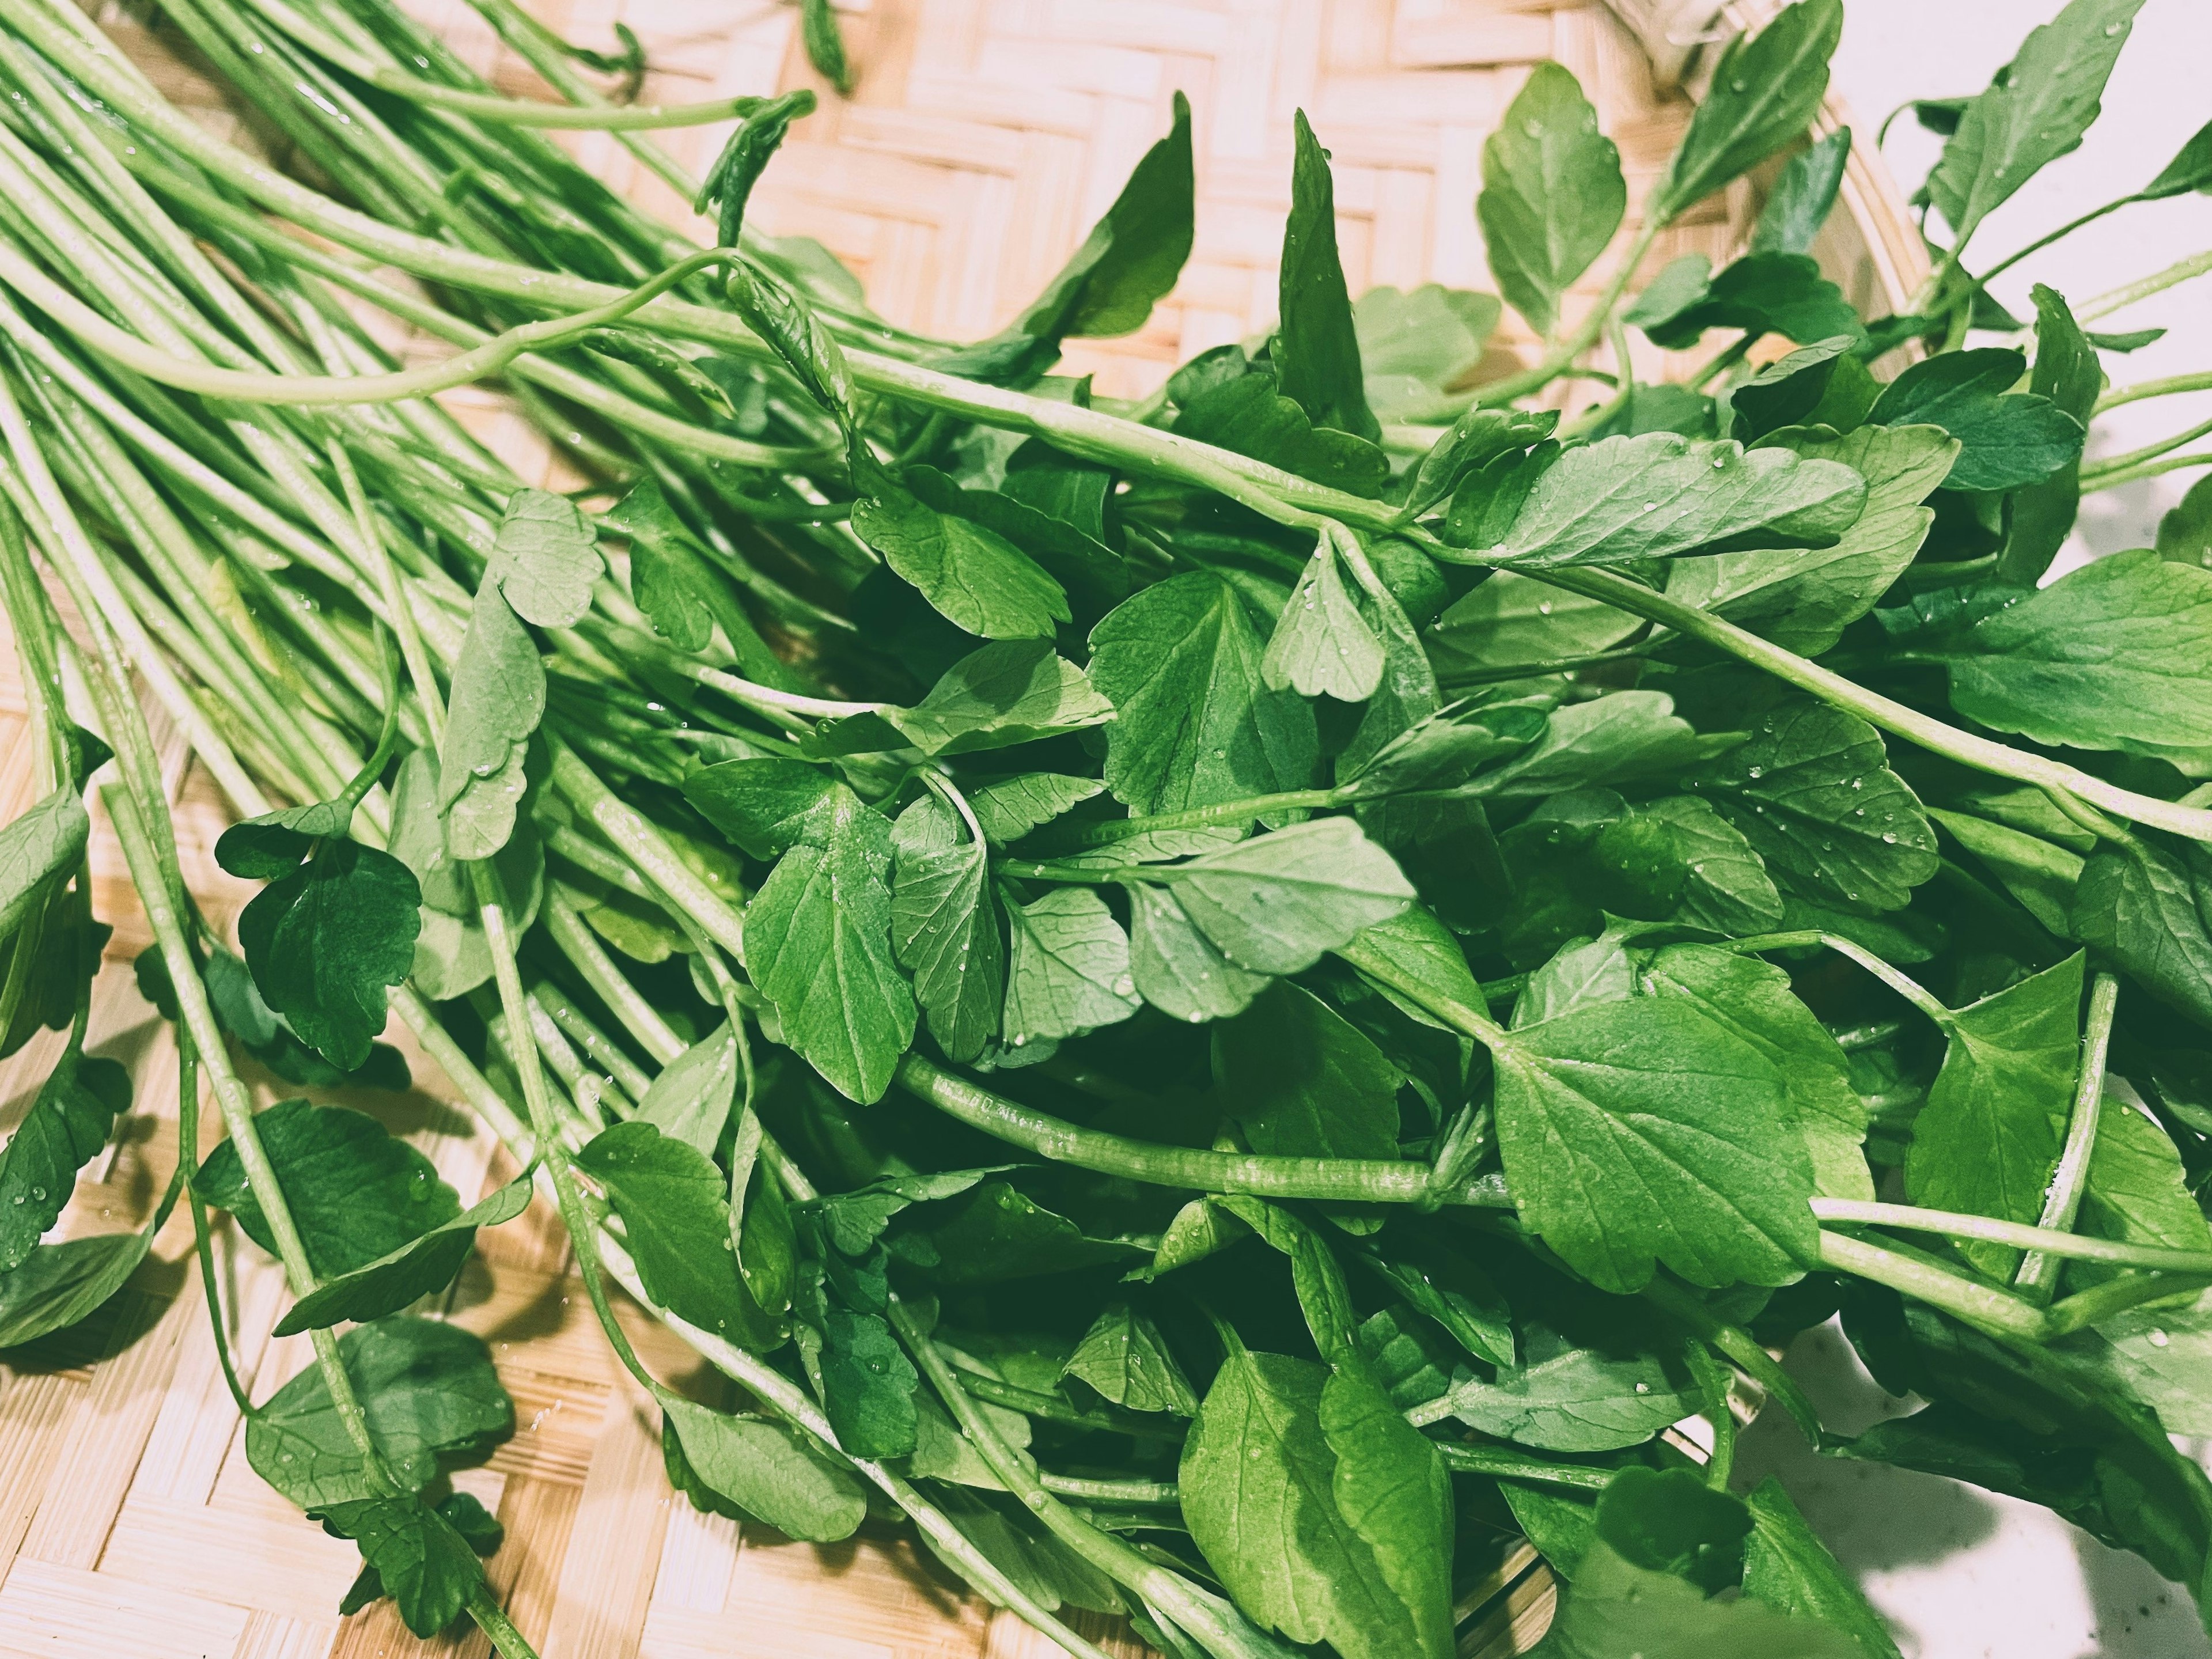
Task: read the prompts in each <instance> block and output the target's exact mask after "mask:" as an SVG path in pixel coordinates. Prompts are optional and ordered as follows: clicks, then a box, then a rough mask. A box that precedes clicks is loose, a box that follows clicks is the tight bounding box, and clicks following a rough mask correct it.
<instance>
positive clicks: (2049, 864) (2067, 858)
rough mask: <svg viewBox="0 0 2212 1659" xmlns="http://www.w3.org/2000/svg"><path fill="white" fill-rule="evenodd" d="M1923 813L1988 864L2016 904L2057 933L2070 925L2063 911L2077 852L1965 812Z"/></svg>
mask: <svg viewBox="0 0 2212 1659" xmlns="http://www.w3.org/2000/svg"><path fill="white" fill-rule="evenodd" d="M1928 816H1929V817H1931V818H1933V819H1934V820H1935V821H1936V823H1940V824H1942V826H1943V828H1944V829H1947V830H1948V831H1949V832H1950V833H1951V836H1952V837H1953V838H1954V840H1956V841H1957V842H1958V843H1959V844H1960V846H1961V847H1963V848H1966V850H1967V851H1968V852H1969V853H1972V854H1973V855H1974V856H1975V857H1976V858H1978V859H1979V860H1981V861H1982V862H1983V863H1984V865H1986V866H1989V869H1990V872H1991V873H1993V874H1994V875H1995V876H1996V878H1997V879H1998V880H1999V881H2000V882H2002V884H2004V890H2005V891H2006V892H2008V893H2009V894H2010V895H2012V896H2013V897H2014V898H2015V899H2017V900H2018V901H2019V902H2020V904H2021V908H2023V909H2025V910H2026V911H2027V913H2028V915H2032V916H2033V917H2034V918H2035V919H2036V921H2039V922H2040V923H2042V924H2043V926H2044V927H2045V929H2047V930H2048V931H2049V932H2050V933H2052V934H2053V935H2055V936H2056V937H2057V938H2060V939H2064V938H2066V937H2068V936H2069V933H2071V931H2072V927H2071V923H2070V922H2069V920H2068V913H2069V909H2070V908H2071V907H2072V905H2073V902H2074V889H2075V884H2077V883H2079V882H2080V881H2081V868H2082V862H2083V860H2082V859H2081V854H2078V853H2074V852H2069V851H2068V850H2067V849H2066V848H2063V847H2055V846H2053V845H2052V844H2051V842H2047V841H2045V840H2043V839H2042V838H2041V837H2040V836H2031V835H2027V834H2024V833H2022V832H2021V831H2020V830H2018V829H2011V828H2009V827H2008V826H2007V825H2005V824H2002V823H1990V821H1989V820H1988V819H1987V818H1982V817H1974V816H1973V815H1972V813H1968V812H1946V811H1937V810H1936V808H1934V807H1930V808H1929V811H1928Z"/></svg>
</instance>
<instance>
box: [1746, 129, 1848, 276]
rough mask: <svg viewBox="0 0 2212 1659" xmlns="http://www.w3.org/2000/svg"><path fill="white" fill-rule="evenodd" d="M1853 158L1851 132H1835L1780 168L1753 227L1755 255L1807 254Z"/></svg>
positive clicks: (1752, 241)
mask: <svg viewBox="0 0 2212 1659" xmlns="http://www.w3.org/2000/svg"><path fill="white" fill-rule="evenodd" d="M1850 158H1851V130H1850V128H1849V127H1838V128H1837V129H1836V130H1835V131H1833V132H1832V133H1830V134H1829V135H1828V136H1827V137H1825V138H1820V139H1816V140H1814V143H1812V144H1810V145H1808V147H1807V148H1806V149H1802V150H1800V151H1799V152H1798V153H1797V154H1796V155H1793V156H1791V157H1790V160H1789V161H1787V162H1786V163H1784V166H1783V168H1782V172H1781V173H1780V174H1779V175H1778V177H1777V178H1776V179H1775V180H1774V188H1773V189H1772V190H1771V191H1768V192H1767V196H1766V205H1765V207H1763V208H1761V209H1760V210H1759V222H1758V223H1757V224H1755V225H1753V227H1752V230H1751V251H1752V252H1753V253H1809V252H1812V250H1813V239H1814V237H1815V236H1818V235H1819V234H1820V227H1821V226H1822V225H1824V224H1826V222H1827V219H1828V212H1829V210H1831V209H1832V208H1833V207H1834V206H1835V204H1836V192H1837V191H1838V189H1840V188H1841V187H1842V185H1843V182H1844V164H1845V163H1847V162H1848V161H1850Z"/></svg>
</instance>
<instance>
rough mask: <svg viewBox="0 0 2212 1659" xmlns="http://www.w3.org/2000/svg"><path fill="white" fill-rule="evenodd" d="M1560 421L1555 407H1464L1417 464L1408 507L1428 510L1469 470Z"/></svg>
mask: <svg viewBox="0 0 2212 1659" xmlns="http://www.w3.org/2000/svg"><path fill="white" fill-rule="evenodd" d="M1558 428H1559V410H1555V409H1543V410H1527V409H1483V408H1480V407H1477V406H1474V405H1470V406H1469V407H1468V408H1466V409H1464V410H1461V411H1460V415H1459V418H1458V419H1456V420H1455V421H1454V422H1452V424H1451V428H1450V430H1449V431H1448V432H1446V433H1445V434H1444V435H1443V437H1441V438H1439V439H1437V441H1436V442H1435V444H1434V445H1432V446H1431V448H1430V450H1429V453H1427V454H1425V455H1424V456H1422V457H1421V459H1420V463H1419V465H1417V466H1416V467H1415V468H1414V469H1413V483H1412V485H1411V486H1410V487H1409V488H1408V489H1407V492H1406V510H1407V512H1409V513H1415V514H1419V513H1425V512H1427V511H1428V510H1429V509H1430V508H1431V507H1434V506H1435V505H1436V504H1437V502H1438V501H1442V500H1443V499H1444V497H1446V496H1447V495H1450V494H1451V493H1452V491H1453V490H1454V489H1457V488H1458V487H1459V482H1460V480H1461V479H1462V478H1463V477H1466V476H1467V475H1468V474H1469V473H1471V472H1479V471H1482V470H1483V469H1484V468H1485V467H1487V466H1489V465H1492V463H1493V462H1495V461H1498V460H1499V459H1502V458H1503V457H1504V456H1507V455H1512V454H1517V453H1521V452H1522V451H1525V450H1528V449H1529V448H1531V447H1534V445H1537V444H1540V443H1541V442H1543V441H1544V440H1545V439H1547V438H1548V437H1550V436H1551V435H1552V434H1553V432H1554V431H1556V430H1557V429H1558Z"/></svg>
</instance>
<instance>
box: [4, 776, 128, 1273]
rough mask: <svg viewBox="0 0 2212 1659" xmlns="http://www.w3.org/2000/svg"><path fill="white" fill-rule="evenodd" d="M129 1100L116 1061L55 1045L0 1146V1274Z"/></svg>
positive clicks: (16, 1261)
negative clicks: (54, 1055) (49, 1066)
mask: <svg viewBox="0 0 2212 1659" xmlns="http://www.w3.org/2000/svg"><path fill="white" fill-rule="evenodd" d="M70 799H72V800H75V799H76V797H75V796H71V797H70ZM80 810H82V809H81V808H80ZM17 822H18V823H20V822H21V820H20V819H18V820H17ZM130 1106H131V1074H130V1073H128V1072H126V1071H125V1070H124V1069H123V1067H122V1066H121V1065H120V1064H119V1063H118V1062H117V1061H115V1060H100V1059H94V1058H91V1057H88V1055H87V1054H85V1052H84V1051H83V1049H82V1048H78V1047H77V1046H76V1044H75V1043H71V1044H70V1047H68V1048H65V1049H64V1050H63V1051H62V1056H61V1058H60V1059H59V1060H56V1061H55V1062H54V1069H53V1070H52V1072H51V1073H48V1074H47V1077H46V1082H45V1083H43V1084H41V1085H40V1088H39V1093H38V1097H37V1098H36V1099H34V1100H33V1101H32V1103H31V1109H30V1110H29V1112H27V1114H26V1115H24V1117H23V1120H22V1121H21V1122H20V1123H18V1124H17V1125H16V1126H15V1134H14V1135H13V1136H12V1137H11V1138H10V1139H9V1141H8V1144H7V1145H6V1146H0V1274H4V1273H13V1272H15V1269H16V1268H18V1267H21V1266H22V1265H23V1263H24V1262H25V1261H28V1260H29V1259H30V1256H31V1253H32V1251H33V1250H34V1249H37V1248H38V1243H39V1236H40V1234H42V1233H44V1232H45V1231H46V1229H47V1228H49V1227H51V1226H52V1225H54V1223H55V1222H56V1221H58V1220H59V1219H60V1218H61V1213H62V1212H63V1210H64V1209H65V1208H67V1207H68V1206H69V1200H70V1193H72V1192H73V1191H75V1190H76V1172H77V1171H78V1170H81V1169H82V1168H83V1167H84V1166H85V1165H86V1164H89V1163H91V1162H92V1160H93V1158H94V1157H95V1156H97V1155H98V1153H99V1152H100V1148H101V1147H102V1146H106V1144H107V1135H108V1131H109V1130H111V1129H112V1128H113V1127H115V1120H116V1118H117V1116H118V1115H120V1114H121V1113H123V1112H125V1111H127V1110H129V1109H130Z"/></svg>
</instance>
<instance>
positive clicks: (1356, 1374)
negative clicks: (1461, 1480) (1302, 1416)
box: [1321, 1353, 1454, 1659]
mask: <svg viewBox="0 0 2212 1659" xmlns="http://www.w3.org/2000/svg"><path fill="white" fill-rule="evenodd" d="M1321 1428H1322V1435H1323V1437H1325V1438H1326V1439H1327V1440H1328V1449H1330V1450H1331V1451H1333V1452H1334V1453H1335V1454H1336V1468H1335V1470H1334V1474H1333V1475H1332V1478H1331V1480H1330V1487H1331V1491H1330V1496H1331V1497H1332V1498H1334V1500H1335V1503H1336V1508H1337V1511H1338V1513H1339V1514H1340V1515H1342V1516H1344V1519H1345V1523H1346V1525H1347V1526H1348V1527H1349V1528H1351V1529H1352V1533H1353V1534H1355V1535H1356V1536H1358V1538H1359V1539H1361V1540H1362V1541H1364V1542H1365V1543H1366V1545H1367V1546H1368V1547H1369V1548H1370V1549H1371V1550H1372V1551H1374V1553H1375V1562H1376V1567H1377V1569H1378V1570H1379V1571H1380V1572H1381V1574H1382V1577H1383V1583H1386V1584H1388V1585H1389V1587H1390V1589H1391V1591H1392V1593H1393V1594H1394V1595H1395V1597H1396V1600H1397V1602H1398V1605H1397V1606H1396V1607H1386V1608H1384V1609H1383V1617H1382V1618H1381V1619H1380V1620H1376V1621H1375V1623H1374V1626H1373V1627H1372V1628H1371V1630H1370V1641H1371V1642H1374V1643H1376V1644H1380V1643H1383V1642H1389V1644H1391V1645H1390V1646H1389V1648H1388V1650H1389V1651H1391V1652H1395V1653H1405V1652H1413V1653H1417V1654H1419V1655H1421V1656H1423V1659H1449V1656H1450V1655H1451V1654H1452V1653H1453V1652H1454V1645H1453V1638H1452V1584H1451V1564H1452V1492H1451V1480H1450V1477H1449V1475H1448V1474H1446V1472H1445V1470H1444V1466H1443V1458H1442V1457H1441V1456H1440V1455H1438V1454H1437V1449H1436V1447H1435V1445H1434V1444H1433V1443H1431V1442H1430V1441H1429V1440H1428V1439H1427V1437H1425V1436H1424V1435H1423V1434H1422V1433H1421V1432H1420V1431H1419V1430H1418V1429H1416V1428H1414V1427H1413V1425H1412V1424H1410V1423H1408V1422H1407V1421H1406V1419H1405V1417H1404V1415H1403V1414H1402V1413H1401V1412H1400V1411H1399V1409H1398V1408H1397V1407H1395V1405H1393V1404H1392V1403H1391V1401H1390V1396H1389V1395H1388V1394H1386V1393H1385V1392H1383V1387H1382V1385H1381V1384H1380V1383H1378V1382H1376V1380H1375V1379H1374V1378H1373V1377H1372V1376H1370V1375H1369V1374H1368V1371H1367V1368H1366V1366H1365V1365H1364V1364H1362V1363H1359V1362H1358V1356H1357V1354H1356V1353H1355V1354H1353V1355H1352V1356H1351V1357H1348V1358H1345V1359H1340V1361H1339V1362H1338V1363H1337V1364H1336V1366H1335V1368H1334V1370H1332V1371H1331V1372H1330V1374H1329V1377H1328V1381H1327V1382H1326V1383H1322V1390H1321ZM1406 1624H1410V1625H1411V1626H1412V1630H1411V1632H1410V1633H1411V1636H1412V1638H1413V1644H1412V1646H1411V1647H1410V1648H1407V1647H1403V1646H1400V1645H1397V1644H1399V1643H1401V1642H1403V1641H1404V1639H1405V1638H1404V1636H1403V1635H1402V1634H1401V1633H1400V1632H1401V1631H1402V1629H1403V1626H1405V1625H1406ZM1357 1647H1358V1643H1357V1641H1356V1639H1355V1640H1354V1641H1353V1642H1351V1643H1347V1644H1346V1646H1345V1648H1344V1650H1345V1651H1347V1652H1349V1651H1354V1650H1356V1649H1357ZM1376 1650H1378V1651H1379V1650H1382V1649H1381V1648H1380V1647H1379V1645H1378V1646H1377V1649H1376Z"/></svg>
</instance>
